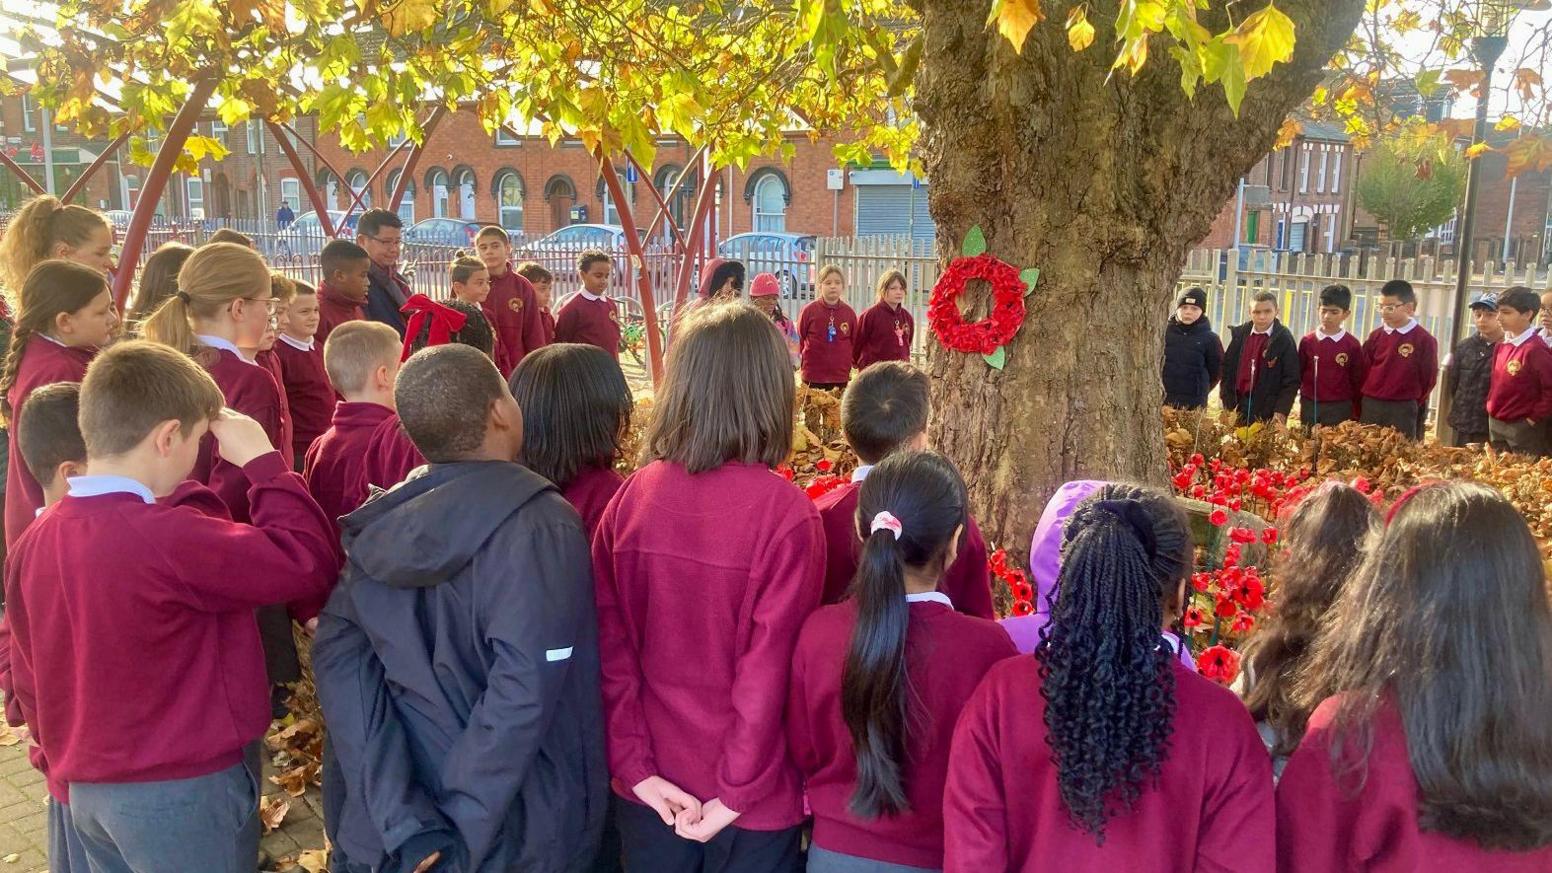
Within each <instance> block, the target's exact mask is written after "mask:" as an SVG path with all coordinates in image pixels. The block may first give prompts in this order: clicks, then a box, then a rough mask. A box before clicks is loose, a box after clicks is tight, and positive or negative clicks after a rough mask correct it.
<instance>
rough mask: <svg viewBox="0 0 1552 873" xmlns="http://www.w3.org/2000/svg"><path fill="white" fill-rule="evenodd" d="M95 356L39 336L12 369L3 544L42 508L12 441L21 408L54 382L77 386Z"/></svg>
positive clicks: (39, 487) (33, 481) (38, 489)
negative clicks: (44, 387)
mask: <svg viewBox="0 0 1552 873" xmlns="http://www.w3.org/2000/svg"><path fill="white" fill-rule="evenodd" d="M96 354H97V349H96V348H95V347H93V346H80V347H71V346H64V345H60V344H59V343H57V342H55V341H54V340H52V339H49V338H48V337H46V336H43V335H42V334H36V333H35V334H33V335H32V336H30V337H28V338H27V345H26V346H25V347H24V348H23V350H22V360H21V363H20V364H19V365H18V366H17V368H16V383H15V384H13V385H12V386H11V391H10V394H9V395H8V399H9V400H10V402H11V421H10V428H11V445H10V447H9V449H8V450H7V451H8V454H9V455H10V464H9V466H8V467H6V471H5V542H6V545H7V546H9V545H10V544H11V543H14V542H16V538H17V537H19V536H21V535H22V531H24V530H26V529H27V526H28V525H30V524H32V519H33V517H34V516H35V515H36V514H37V512H38V508H39V507H41V506H42V505H43V486H42V485H39V484H38V480H36V479H34V478H32V473H31V472H30V471H29V470H28V469H27V462H26V461H24V460H23V459H22V450H21V443H20V441H18V440H17V439H16V423H17V422H18V421H20V420H21V414H22V408H23V407H24V406H25V405H26V403H27V396H28V395H30V394H31V393H32V392H33V391H35V390H37V389H39V388H41V387H43V386H44V385H50V384H52V383H54V382H79V381H81V379H82V378H84V377H85V376H86V365H87V364H90V363H91V362H92V357H93V356H94V355H96Z"/></svg>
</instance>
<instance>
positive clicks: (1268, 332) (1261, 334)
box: [1250, 327, 1272, 336]
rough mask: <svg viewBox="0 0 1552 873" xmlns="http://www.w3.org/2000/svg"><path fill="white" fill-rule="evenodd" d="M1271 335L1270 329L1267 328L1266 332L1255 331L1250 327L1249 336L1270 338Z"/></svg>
mask: <svg viewBox="0 0 1552 873" xmlns="http://www.w3.org/2000/svg"><path fill="white" fill-rule="evenodd" d="M1271 334H1272V329H1271V328H1270V327H1269V328H1267V329H1266V330H1256V329H1255V328H1254V327H1252V328H1251V329H1250V335H1251V336H1271Z"/></svg>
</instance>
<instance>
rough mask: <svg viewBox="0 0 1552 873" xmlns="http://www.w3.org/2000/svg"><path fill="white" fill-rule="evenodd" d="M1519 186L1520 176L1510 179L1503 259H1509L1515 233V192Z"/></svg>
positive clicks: (1505, 214)
mask: <svg viewBox="0 0 1552 873" xmlns="http://www.w3.org/2000/svg"><path fill="white" fill-rule="evenodd" d="M1519 187H1520V177H1519V176H1515V177H1514V178H1512V179H1510V180H1509V208H1508V209H1506V210H1505V211H1504V244H1503V259H1504V260H1505V261H1507V260H1509V242H1510V238H1511V237H1512V236H1513V234H1514V194H1515V192H1516V191H1518V190H1519Z"/></svg>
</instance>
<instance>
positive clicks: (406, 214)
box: [383, 170, 415, 227]
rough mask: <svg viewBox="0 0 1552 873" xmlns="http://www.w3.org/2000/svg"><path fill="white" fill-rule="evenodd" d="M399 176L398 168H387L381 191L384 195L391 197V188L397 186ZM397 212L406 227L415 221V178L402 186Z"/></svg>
mask: <svg viewBox="0 0 1552 873" xmlns="http://www.w3.org/2000/svg"><path fill="white" fill-rule="evenodd" d="M399 176H400V171H398V170H389V171H388V177H387V181H386V182H384V183H383V193H384V195H386V196H387V197H389V198H392V197H393V189H394V188H397V187H398V185H399ZM398 212H399V220H400V221H402V222H404V224H405V226H406V227H407V226H409V225H411V224H414V223H415V180H414V179H411V180H409V184H408V185H405V186H404V196H403V197H401V198H399V210H398Z"/></svg>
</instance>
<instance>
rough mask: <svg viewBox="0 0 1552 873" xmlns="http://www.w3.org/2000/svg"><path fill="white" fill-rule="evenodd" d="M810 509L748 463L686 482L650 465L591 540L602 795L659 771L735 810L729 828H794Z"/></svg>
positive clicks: (810, 587)
mask: <svg viewBox="0 0 1552 873" xmlns="http://www.w3.org/2000/svg"><path fill="white" fill-rule="evenodd" d="M823 539H824V533H823V532H822V531H821V529H820V526H819V513H818V512H816V511H815V510H814V504H813V503H812V502H811V501H810V500H809V499H808V498H807V497H806V496H804V494H803V492H802V491H799V490H798V489H797V488H796V487H795V486H793V485H792V483H790V482H788V481H787V480H785V479H783V478H782V477H780V476H778V475H776V474H775V473H773V472H771V470H769V469H767V468H766V467H764V466H761V465H758V464H740V463H736V462H729V463H726V464H723V465H722V466H721V467H718V468H717V469H715V470H710V471H707V472H705V473H698V474H696V475H693V476H692V475H690V474H689V473H687V472H685V469H684V468H683V467H681V466H679V465H678V464H675V463H672V462H669V461H653V462H652V463H650V464H648V465H646V466H645V467H642V468H641V469H640V470H637V471H636V472H635V473H634V474H632V475H631V477H630V478H629V479H627V480H625V484H624V485H622V486H620V491H619V493H617V494H616V495H615V496H614V499H613V500H611V501H610V502H609V506H608V508H607V509H605V510H604V515H603V518H602V519H600V520H599V523H598V533H597V534H596V535H594V537H593V580H594V584H595V586H596V588H597V594H598V629H599V633H598V648H599V656H600V664H601V668H602V673H603V694H604V712H605V717H606V719H607V722H606V724H607V727H608V751H609V772H610V774H611V775H612V776H613V777H614V790H615V792H616V793H617V794H619V795H620V796H621V797H623V798H625V799H626V800H627V801H630V802H632V803H635V802H637V801H636V796H635V795H634V794H632V793H631V787H632V786H634V785H636V784H638V783H640V782H641V781H642V780H644V779H646V778H648V777H650V776H661V777H663V778H664V779H667V780H668V781H669V782H672V783H674V784H675V785H677V786H679V787H680V788H683V789H684V790H685V791H688V792H689V793H690V794H693V795H695V796H696V797H699V798H702V799H704V800H710V799H712V798H714V797H716V798H721V800H722V803H723V805H724V806H726V807H728V808H729V809H731V810H733V811H735V812H738V813H741V815H740V816H739V818H738V821H737V822H735V823H734V826H735V827H737V828H742V829H745V830H755V831H774V830H782V829H785V828H790V827H793V826H795V825H797V824H798V823H799V822H801V821H803V803H802V788H801V785H800V777H799V775H798V771H797V768H796V767H795V766H794V765H793V763H792V759H791V758H790V756H789V755H788V754H787V744H786V739H785V737H784V736H783V731H782V721H781V720H782V709H783V707H784V706H785V705H786V702H787V676H788V674H789V673H790V672H791V669H792V666H791V664H792V647H793V646H794V645H795V644H796V642H797V637H798V631H799V630H800V629H801V628H802V626H803V621H804V619H806V618H808V616H809V614H810V613H812V612H813V611H814V609H816V608H817V607H818V606H819V588H820V582H821V578H822V576H823V573H824V555H823V549H824V545H823Z"/></svg>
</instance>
